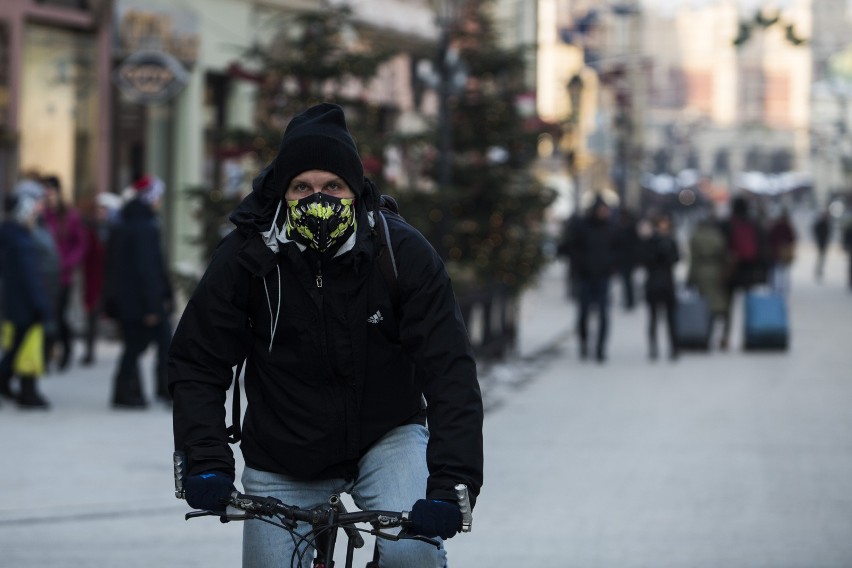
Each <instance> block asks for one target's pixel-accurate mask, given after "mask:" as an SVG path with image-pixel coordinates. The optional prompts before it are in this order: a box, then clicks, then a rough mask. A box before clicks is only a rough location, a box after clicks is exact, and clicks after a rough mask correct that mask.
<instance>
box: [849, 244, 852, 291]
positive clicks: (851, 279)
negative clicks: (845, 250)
mask: <svg viewBox="0 0 852 568" xmlns="http://www.w3.org/2000/svg"><path fill="white" fill-rule="evenodd" d="M849 287H850V288H852V251H849Z"/></svg>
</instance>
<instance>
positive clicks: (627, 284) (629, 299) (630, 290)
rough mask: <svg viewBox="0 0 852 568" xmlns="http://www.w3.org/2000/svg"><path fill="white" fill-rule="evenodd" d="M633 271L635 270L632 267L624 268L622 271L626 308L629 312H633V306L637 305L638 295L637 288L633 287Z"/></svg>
mask: <svg viewBox="0 0 852 568" xmlns="http://www.w3.org/2000/svg"><path fill="white" fill-rule="evenodd" d="M633 271H634V268H633V267H632V266H629V267H624V268H621V269H620V271H619V272H620V274H621V285H622V289H623V294H624V307H625V308H627V309H628V310H632V309H633V306H635V305H636V293H635V291H634V290H635V286H634V285H633Z"/></svg>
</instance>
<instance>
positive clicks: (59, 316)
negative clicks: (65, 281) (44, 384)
mask: <svg viewBox="0 0 852 568" xmlns="http://www.w3.org/2000/svg"><path fill="white" fill-rule="evenodd" d="M70 300H71V286H62V287H61V288H60V289H59V309H58V311H57V313H56V323H57V325H58V331H57V334H58V335H57V339H58V340H59V343H60V345H61V346H62V354H61V355H60V356H59V368H60V369H64V368H65V367H67V366H68V363H69V362H70V361H71V350H72V346H71V339H72V337H71V326H70V325H68V304H69V302H70Z"/></svg>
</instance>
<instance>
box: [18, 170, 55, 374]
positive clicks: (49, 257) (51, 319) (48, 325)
mask: <svg viewBox="0 0 852 568" xmlns="http://www.w3.org/2000/svg"><path fill="white" fill-rule="evenodd" d="M14 194H15V196H17V197H19V198H20V197H29V198H33V199H35V200H36V201H37V202H38V207H37V209H38V211H39V214H38V217H37V219H36V224H35V226H34V227H33V229H32V235H33V241H34V242H35V253H36V261H37V262H38V274H39V276H40V277H41V281H42V286H43V287H44V291H45V295H46V297H47V312H45V314H44V316H43V320H42V324H43V327H44V367H45V372H47V371H48V369H49V364H50V360H51V354H52V353H53V346H54V344H55V343H56V337H57V334H58V324H57V321H56V315H57V313H58V306H59V288H60V282H59V280H60V270H61V267H60V262H59V248H58V247H57V246H56V242H55V241H54V240H53V235H52V234H51V233H50V230H48V228H47V227H46V225H45V222H44V199H45V189H44V185H43V184H42V183H41V181H40V178H39V179H37V178H35V177H28V178H24V179H22V180H21V181H19V182H18V183H17V184H15V189H14Z"/></svg>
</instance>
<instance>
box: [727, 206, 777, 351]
mask: <svg viewBox="0 0 852 568" xmlns="http://www.w3.org/2000/svg"><path fill="white" fill-rule="evenodd" d="M723 226H724V227H725V233H726V235H727V240H728V253H729V263H730V265H729V268H728V286H727V290H728V309H729V311H730V308H731V306H732V305H733V303H734V299H735V296H736V294H737V293H738V292H740V291H742V292H743V293H746V292H748V291H749V290H750V289H751V288H752V287H753V286H755V285H757V284H760V283H762V282H764V281H765V277H766V271H765V260H764V254H763V252H762V241H763V240H764V239H763V236H762V234H761V229H760V226H759V225H758V224H757V223H756V222H755V221H754V220H753V219H752V217H751V212H750V208H749V203H748V201H747V200H746V199H745V198H744V197H735V198H734V200H733V201H732V203H731V217H730V219H728V221H727V222H726V223H723ZM728 320H729V321H730V313H729V314H728ZM722 339H723V340H722V342H721V343H720V347H721V348H722V349H726V348H727V347H728V335H727V334H726V335H724V336H723V338H722Z"/></svg>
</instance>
